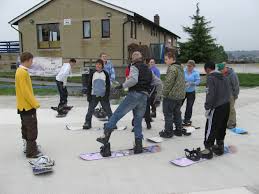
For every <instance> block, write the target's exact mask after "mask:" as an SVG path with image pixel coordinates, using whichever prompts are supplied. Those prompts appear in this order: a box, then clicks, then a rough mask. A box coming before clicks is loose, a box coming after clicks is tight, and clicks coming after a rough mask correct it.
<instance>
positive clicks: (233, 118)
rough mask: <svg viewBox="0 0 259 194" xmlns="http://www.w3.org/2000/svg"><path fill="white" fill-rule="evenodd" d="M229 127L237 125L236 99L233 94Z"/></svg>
mask: <svg viewBox="0 0 259 194" xmlns="http://www.w3.org/2000/svg"><path fill="white" fill-rule="evenodd" d="M227 127H228V128H230V129H231V128H235V127H236V110H235V99H234V96H232V95H231V97H230V112H229V119H228V123H227Z"/></svg>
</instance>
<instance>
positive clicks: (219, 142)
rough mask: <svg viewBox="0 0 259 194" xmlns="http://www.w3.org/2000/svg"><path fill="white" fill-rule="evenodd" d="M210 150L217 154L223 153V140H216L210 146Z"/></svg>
mask: <svg viewBox="0 0 259 194" xmlns="http://www.w3.org/2000/svg"><path fill="white" fill-rule="evenodd" d="M212 151H213V153H214V154H216V155H217V156H222V155H223V154H224V141H223V140H217V144H216V145H214V146H213V147H212Z"/></svg>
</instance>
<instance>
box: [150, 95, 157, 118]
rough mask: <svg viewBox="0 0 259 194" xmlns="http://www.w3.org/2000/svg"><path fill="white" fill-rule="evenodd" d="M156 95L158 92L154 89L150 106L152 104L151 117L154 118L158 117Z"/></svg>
mask: <svg viewBox="0 0 259 194" xmlns="http://www.w3.org/2000/svg"><path fill="white" fill-rule="evenodd" d="M156 95H157V92H156V91H154V92H153V93H152V94H151V96H150V106H151V112H152V113H151V114H150V116H151V117H154V118H156V102H155V97H156Z"/></svg>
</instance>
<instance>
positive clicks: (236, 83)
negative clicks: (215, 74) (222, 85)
mask: <svg viewBox="0 0 259 194" xmlns="http://www.w3.org/2000/svg"><path fill="white" fill-rule="evenodd" d="M231 85H232V89H233V96H234V98H235V99H237V98H238V95H239V80H238V77H237V74H236V73H234V75H233V76H232V77H231Z"/></svg>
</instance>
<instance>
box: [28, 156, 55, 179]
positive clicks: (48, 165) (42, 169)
mask: <svg viewBox="0 0 259 194" xmlns="http://www.w3.org/2000/svg"><path fill="white" fill-rule="evenodd" d="M29 163H30V165H31V167H32V172H33V174H34V175H41V174H46V173H50V172H52V171H53V169H52V167H53V166H54V165H55V161H54V160H52V159H50V158H49V157H48V156H41V157H39V158H37V159H33V160H29Z"/></svg>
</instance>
